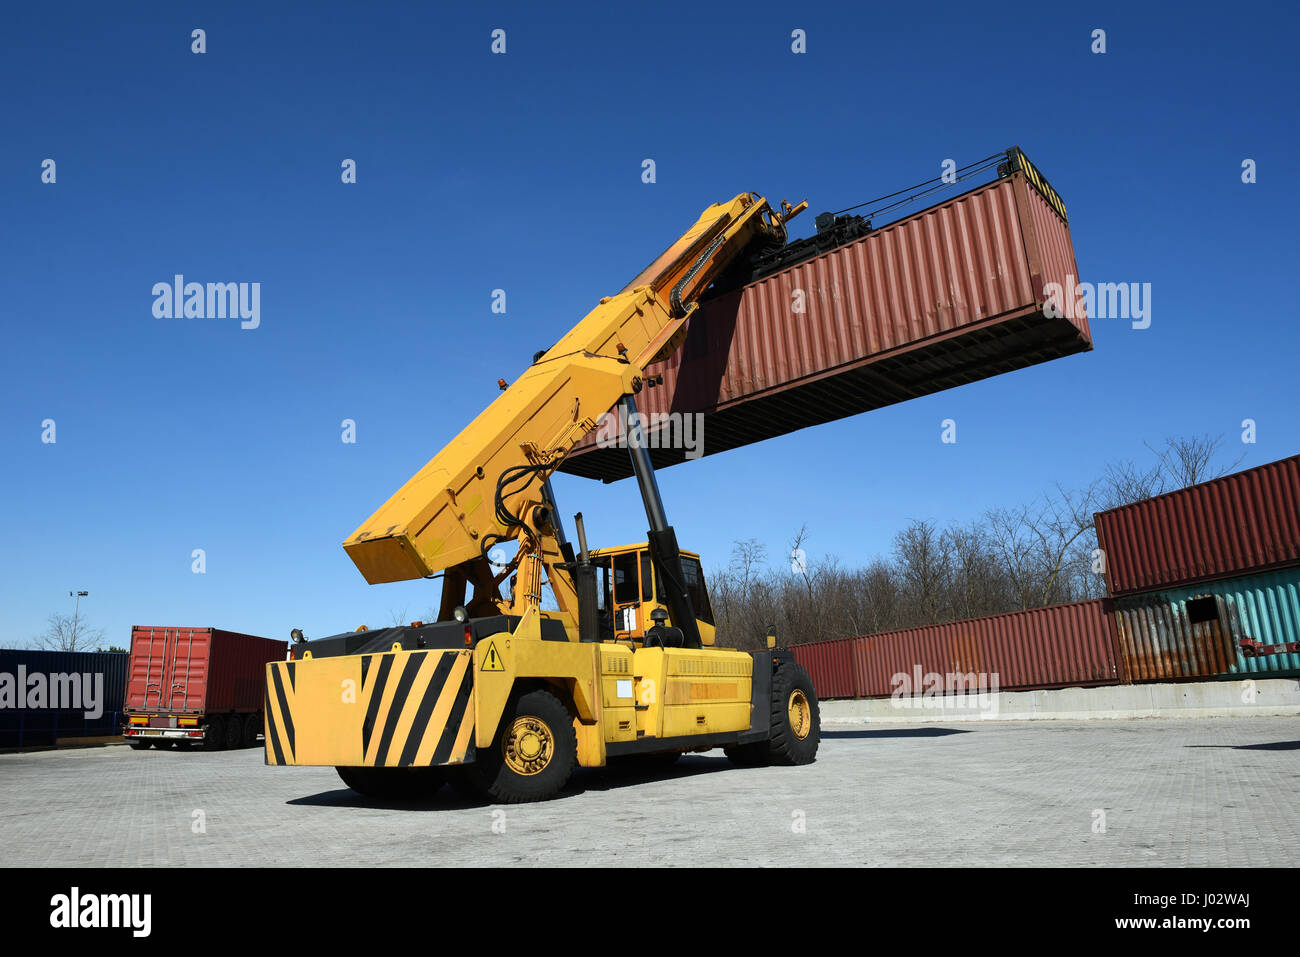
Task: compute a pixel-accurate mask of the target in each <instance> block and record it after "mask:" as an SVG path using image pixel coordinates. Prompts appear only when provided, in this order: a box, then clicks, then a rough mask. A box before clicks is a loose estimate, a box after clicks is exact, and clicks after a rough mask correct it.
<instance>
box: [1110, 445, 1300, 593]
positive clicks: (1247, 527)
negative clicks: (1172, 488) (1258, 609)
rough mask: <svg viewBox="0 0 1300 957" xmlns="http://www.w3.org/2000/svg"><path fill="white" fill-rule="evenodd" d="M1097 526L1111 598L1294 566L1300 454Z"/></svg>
mask: <svg viewBox="0 0 1300 957" xmlns="http://www.w3.org/2000/svg"><path fill="white" fill-rule="evenodd" d="M1095 519H1096V524H1097V540H1098V544H1099V545H1100V547H1101V549H1102V551H1103V553H1104V554H1105V556H1106V582H1107V587H1108V588H1109V590H1110V594H1111V595H1113V596H1115V597H1119V596H1122V595H1133V594H1137V593H1139V592H1143V591H1149V590H1152V589H1158V588H1165V587H1168V586H1173V585H1183V584H1190V583H1193V582H1196V581H1206V580H1210V579H1215V578H1223V577H1227V576H1232V575H1243V574H1246V573H1249V572H1255V571H1263V570H1265V569H1268V568H1272V567H1282V566H1285V565H1290V564H1300V455H1294V456H1291V457H1290V458H1285V459H1281V460H1279V461H1277V462H1270V463H1268V464H1267V465H1261V466H1258V467H1256V468H1252V469H1246V470H1245V471H1242V472H1234V473H1233V474H1231V475H1225V476H1223V477H1222V478H1218V479H1214V480H1213V481H1210V482H1203V483H1201V484H1199V485H1192V486H1189V487H1188V488H1185V489H1181V490H1179V491H1176V492H1169V493H1166V494H1164V495H1158V496H1156V497H1155V498H1149V499H1144V500H1143V501H1140V502H1135V503H1133V504H1132V505H1125V506H1122V507H1120V508H1116V509H1111V510H1110V511H1106V512H1098V513H1097V515H1096V516H1095Z"/></svg>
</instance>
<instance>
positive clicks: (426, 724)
mask: <svg viewBox="0 0 1300 957" xmlns="http://www.w3.org/2000/svg"><path fill="white" fill-rule="evenodd" d="M473 663H474V656H473V652H471V651H468V650H466V651H390V652H384V653H382V654H373V655H342V656H338V657H331V658H305V659H302V660H300V661H273V662H271V663H269V664H268V665H267V666H266V707H265V709H264V714H265V715H266V729H265V731H266V734H265V738H266V763H267V764H271V765H290V764H291V765H326V766H332V767H427V766H429V765H435V764H463V763H466V762H469V761H473V760H474V668H473Z"/></svg>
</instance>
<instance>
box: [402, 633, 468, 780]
mask: <svg viewBox="0 0 1300 957" xmlns="http://www.w3.org/2000/svg"><path fill="white" fill-rule="evenodd" d="M463 660H464V659H463V658H462V656H459V655H442V656H441V657H440V658H439V660H438V668H437V670H436V671H435V672H434V675H433V679H432V680H431V681H429V682H428V684H427V685H426V686H425V689H424V694H422V695H421V696H420V703H419V705H418V707H417V708H416V710H415V715H414V720H413V721H412V722H411V727H410V729H409V730H408V732H407V734H406V739H405V740H406V744H405V746H403V748H402V754H401V757H399V758H398V759H397V763H398V765H399V766H401V767H409V766H410V765H411V764H413V763H414V762H415V759H416V756H417V753H418V751H419V749H420V744H421V742H422V741H423V735H424V734H425V733H427V729H428V727H429V722H430V719H431V718H432V717H433V715H434V711H435V707H436V706H437V704H438V703H439V702H440V701H441V700H442V698H443V697H445V696H444V694H443V690H444V685H446V684H447V676H448V675H449V674H451V671H452V668H454V667H455V666H456V665H457V664H459V663H461V662H463ZM435 724H436V722H435ZM417 731H419V732H420V733H416V732H417Z"/></svg>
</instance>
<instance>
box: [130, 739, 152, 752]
mask: <svg viewBox="0 0 1300 957" xmlns="http://www.w3.org/2000/svg"><path fill="white" fill-rule="evenodd" d="M126 743H127V744H128V745H129V746H130V748H131V750H132V751H148V750H149V740H148V739H147V738H145V739H138V740H135V741H127V742H126Z"/></svg>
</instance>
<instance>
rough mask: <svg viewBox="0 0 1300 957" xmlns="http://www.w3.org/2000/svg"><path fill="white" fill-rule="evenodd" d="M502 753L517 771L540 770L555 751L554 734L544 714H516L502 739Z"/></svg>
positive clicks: (533, 771)
mask: <svg viewBox="0 0 1300 957" xmlns="http://www.w3.org/2000/svg"><path fill="white" fill-rule="evenodd" d="M501 754H502V756H503V757H504V758H505V760H506V765H507V766H508V767H509V768H510V770H511V771H513V772H515V773H516V774H522V775H524V776H525V777H531V776H532V775H534V774H541V773H542V772H543V771H545V770H546V768H547V766H548V765H549V764H550V763H551V758H552V757H554V755H555V735H554V734H552V733H551V729H550V726H549V725H547V723H546V722H545V721H543V720H542V719H541V718H535V717H533V716H531V715H527V716H525V717H522V718H516V719H515V720H514V722H513V723H512V724H511V725H510V727H509V728H508V729H506V733H505V735H504V737H502V739H501Z"/></svg>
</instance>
